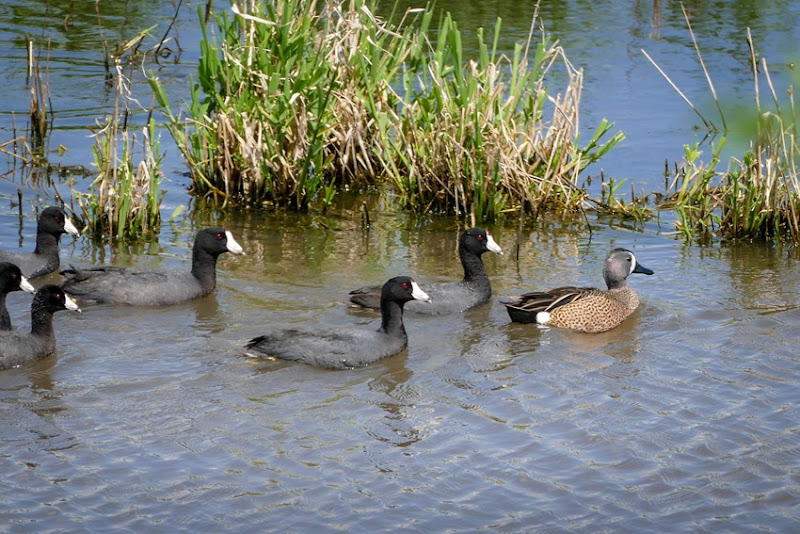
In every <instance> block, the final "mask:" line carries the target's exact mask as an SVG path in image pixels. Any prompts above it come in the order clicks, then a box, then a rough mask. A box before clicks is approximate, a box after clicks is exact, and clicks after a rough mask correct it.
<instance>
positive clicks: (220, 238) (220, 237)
mask: <svg viewBox="0 0 800 534" xmlns="http://www.w3.org/2000/svg"><path fill="white" fill-rule="evenodd" d="M223 237H225V234H217V241H222V238H223Z"/></svg>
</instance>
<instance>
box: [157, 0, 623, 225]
mask: <svg viewBox="0 0 800 534" xmlns="http://www.w3.org/2000/svg"><path fill="white" fill-rule="evenodd" d="M242 5H244V6H246V7H243V8H241V9H242V11H239V8H237V7H236V5H234V8H233V11H234V15H233V16H230V15H229V14H227V13H223V14H221V15H217V16H216V17H215V21H216V30H217V32H218V35H216V34H214V32H213V31H210V30H208V29H206V30H205V33H204V39H203V42H202V43H201V51H202V56H201V59H200V65H199V67H198V80H197V82H196V83H195V84H194V85H193V87H192V91H191V102H190V103H189V105H188V113H189V115H190V117H189V118H188V119H186V120H184V119H183V118H182V117H180V116H179V115H175V114H173V113H172V111H171V110H170V107H169V103H168V102H167V99H166V95H165V93H164V91H163V89H162V88H161V87H160V85H159V83H158V81H157V80H155V79H153V80H151V84H152V86H153V89H154V91H155V94H156V95H157V99H158V101H159V103H160V104H161V105H162V107H163V108H164V110H165V112H166V113H167V115H168V120H169V128H170V131H171V133H172V135H173V136H174V138H175V140H176V142H177V143H178V146H179V147H180V149H181V151H182V153H183V155H184V157H185V159H186V161H187V163H188V166H189V169H190V172H191V174H192V178H193V184H194V186H193V188H194V192H195V193H196V194H198V195H202V196H204V197H206V198H208V199H210V200H213V201H214V202H215V203H217V204H222V205H227V204H230V203H233V204H237V205H245V206H247V205H258V204H263V203H267V204H269V205H277V206H287V207H291V208H295V209H306V208H308V207H309V206H310V205H311V204H312V203H314V202H316V203H319V204H321V205H322V206H323V207H324V206H325V205H327V204H328V203H330V201H331V199H332V198H333V196H334V195H335V193H336V191H337V190H339V189H347V188H350V189H352V188H358V189H361V188H364V187H371V186H378V187H381V188H384V189H388V190H389V191H390V192H391V194H393V195H395V198H397V199H398V200H399V202H400V203H402V204H403V205H404V206H405V207H407V208H411V209H414V210H417V211H420V212H428V211H436V212H443V213H451V214H456V215H460V216H464V215H469V216H471V217H472V219H473V220H475V221H489V220H493V219H496V218H497V217H498V215H499V214H500V213H501V212H503V211H507V210H523V211H524V212H526V213H536V212H538V211H540V210H542V209H567V210H579V209H580V208H581V205H582V203H583V202H584V200H585V196H586V193H585V191H584V190H583V189H582V188H581V187H579V184H578V177H579V174H580V172H581V171H582V170H584V169H585V168H586V167H587V166H588V165H590V164H592V163H594V162H595V161H597V160H598V159H599V158H601V157H602V156H603V155H604V154H605V153H607V152H608V151H609V150H610V149H611V148H612V147H613V146H614V145H615V144H616V143H618V142H619V141H620V140H621V139H622V137H623V136H622V134H621V133H617V134H615V135H612V136H610V137H609V138H608V139H606V137H607V134H609V132H610V130H611V125H610V124H608V123H607V122H605V121H604V122H603V123H602V124H601V125H599V126H598V127H597V130H596V133H595V135H594V136H593V138H592V139H591V140H589V141H588V142H587V143H586V144H585V145H584V146H580V144H579V139H578V137H579V135H578V111H579V110H578V108H579V104H580V96H581V89H582V84H583V77H582V71H581V70H579V69H576V68H574V67H573V66H572V65H571V64H570V63H569V61H568V60H567V58H566V56H565V54H564V51H563V50H562V49H561V47H559V46H558V45H557V44H552V43H550V42H549V40H548V39H547V38H546V37H542V38H541V40H540V41H536V42H535V41H534V39H533V35H534V34H535V33H536V32H535V31H534V29H535V27H534V24H535V23H536V21H535V20H534V21H532V27H531V33H530V35H531V37H530V38H529V39H528V41H527V42H525V43H519V44H517V45H516V46H515V48H514V51H513V57H510V58H509V57H507V56H505V55H503V54H501V53H499V52H498V50H497V43H498V37H499V34H500V31H501V23H500V21H499V20H498V21H497V24H496V26H495V28H494V37H493V39H492V40H491V41H490V42H489V41H487V40H486V39H485V35H484V33H483V32H479V34H478V54H477V56H478V57H477V58H476V59H474V60H471V59H467V58H466V57H465V54H464V49H463V45H462V34H461V32H460V31H459V29H458V27H457V25H456V23H455V22H454V21H453V19H452V18H451V17H450V16H449V15H445V16H443V17H442V20H441V22H440V23H439V24H438V27H437V28H436V31H435V32H433V31H432V29H431V24H432V20H433V8H432V7H428V8H425V9H414V10H409V11H408V12H406V13H404V14H402V16H401V18H400V20H399V21H398V22H396V23H392V22H391V21H392V20H393V19H395V18H397V17H400V15H397V16H392V17H390V18H389V19H388V20H380V19H378V18H377V17H376V16H375V15H374V14H373V13H372V10H371V8H370V4H369V2H367V1H366V0H350V1H349V2H344V3H341V2H325V3H324V4H319V5H318V3H317V2H315V1H313V0H289V1H286V2H272V1H267V2H263V1H257V0H251V1H248V2H245V3H243V4H242ZM201 16H202V13H201ZM434 35H435V36H436V37H435V39H434V37H433V36H434ZM559 67H560V69H561V71H560V72H561V73H562V74H563V76H562V78H564V79H565V80H566V84H567V85H566V88H565V89H564V91H563V93H559V94H555V95H554V94H552V93H551V91H552V89H551V88H550V87H549V86H548V82H546V80H547V79H548V78H550V77H551V75H552V74H553V71H554V70H555V69H556V68H559Z"/></svg>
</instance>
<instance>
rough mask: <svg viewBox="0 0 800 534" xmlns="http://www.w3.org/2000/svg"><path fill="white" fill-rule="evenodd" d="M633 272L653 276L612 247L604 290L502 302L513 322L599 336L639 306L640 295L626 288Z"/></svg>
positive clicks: (630, 255)
mask: <svg viewBox="0 0 800 534" xmlns="http://www.w3.org/2000/svg"><path fill="white" fill-rule="evenodd" d="M633 273H641V274H648V275H650V274H653V271H651V270H650V269H648V268H646V267H643V266H641V265H639V263H638V262H637V261H636V256H634V254H633V252H631V251H630V250H627V249H624V248H615V249H614V250H612V251H611V252H609V253H608V256H606V261H605V264H604V266H603V278H604V279H605V281H606V286H608V289H607V290H602V289H597V288H594V287H574V286H567V287H559V288H555V289H551V290H549V291H534V292H531V293H525V294H523V295H520V296H519V297H518V298H517V299H516V300H514V301H513V302H504V303H503V304H504V305H505V307H506V310H507V311H508V315H509V317H511V320H512V321H514V322H515V323H538V324H541V325H547V326H555V327H559V328H568V329H570V330H576V331H578V332H588V333H598V332H605V331H607V330H611V329H612V328H615V327H617V326H619V325H620V324H622V322H623V321H624V320H625V319H627V318H628V316H629V315H630V314H631V313H633V312H634V311H635V310H636V308H638V307H639V296H638V295H637V294H636V291H634V290H633V289H631V288H630V287H628V280H627V279H628V276H629V275H631V274H633Z"/></svg>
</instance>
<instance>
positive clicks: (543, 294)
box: [503, 286, 597, 313]
mask: <svg viewBox="0 0 800 534" xmlns="http://www.w3.org/2000/svg"><path fill="white" fill-rule="evenodd" d="M595 291H597V289H596V288H594V287H578V286H564V287H557V288H555V289H550V290H548V291H531V292H530V293H523V294H522V295H519V296H518V297H516V299H515V300H513V301H512V302H504V303H503V304H505V306H506V307H509V308H515V309H518V310H522V311H526V312H531V313H538V312H550V311H553V310H554V309H556V308H558V307H560V306H564V305H566V304H570V303H572V302H575V301H576V300H579V299H581V298H583V297H585V296H586V295H590V294H592V293H593V292H595Z"/></svg>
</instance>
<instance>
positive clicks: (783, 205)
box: [657, 19, 800, 243]
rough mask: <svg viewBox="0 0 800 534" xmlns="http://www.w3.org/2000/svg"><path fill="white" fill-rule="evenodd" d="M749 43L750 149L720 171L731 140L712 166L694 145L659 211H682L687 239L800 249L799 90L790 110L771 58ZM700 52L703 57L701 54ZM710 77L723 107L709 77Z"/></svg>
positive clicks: (715, 147)
mask: <svg viewBox="0 0 800 534" xmlns="http://www.w3.org/2000/svg"><path fill="white" fill-rule="evenodd" d="M687 24H688V19H687ZM690 32H691V26H690ZM693 40H694V37H693ZM695 43H696V41H695ZM747 43H748V46H749V49H750V61H751V65H752V71H753V80H754V91H755V115H754V120H753V121H752V122H753V123H752V124H751V125H749V127H747V126H746V127H745V129H747V130H749V131H751V132H754V139H753V141H752V142H751V146H750V149H749V150H748V151H746V152H745V153H744V155H743V156H742V157H741V158H732V159H731V160H730V162H729V163H728V168H727V170H725V171H724V172H719V171H717V167H718V166H719V164H720V152H721V150H722V147H723V146H724V144H725V137H721V138H720V139H719V141H718V142H717V143H716V144H713V143H712V144H711V149H712V150H711V160H710V161H709V162H708V163H703V162H702V161H701V160H700V156H701V154H702V152H701V151H700V150H699V147H698V145H697V144H694V145H691V146H688V145H687V146H686V147H685V155H684V161H683V163H682V164H681V165H680V166H676V171H675V175H674V179H673V180H672V182H671V184H670V185H669V187H668V190H667V194H666V196H665V201H664V202H663V203H661V204H660V205H659V206H657V208H658V209H672V210H675V212H676V214H677V218H676V223H675V224H676V228H677V229H678V231H679V232H680V233H681V234H683V235H684V237H685V238H687V239H708V238H710V237H712V236H720V237H722V238H724V239H759V240H771V239H780V238H787V239H790V240H792V241H793V242H795V243H798V242H800V227H798V213H800V196H799V195H800V183H798V163H800V158H799V156H800V150H799V149H798V145H797V115H796V112H795V105H794V99H793V91H792V90H791V88H790V89H789V91H788V95H789V105H788V109H786V108H784V107H783V106H781V104H780V99H779V98H778V96H777V93H776V91H775V88H774V85H773V83H772V79H771V76H770V71H769V67H768V64H767V61H766V59H765V58H762V59H761V60H760V61H759V60H758V59H757V54H756V52H755V47H754V45H753V41H752V36H751V34H750V31H749V29H748V32H747ZM697 51H698V56H700V51H699V48H697ZM704 70H705V69H704ZM662 73H663V71H662ZM760 76H763V79H764V82H765V83H766V84H767V87H768V89H769V96H770V99H771V101H772V105H771V106H770V107H767V106H764V105H763V104H762V101H761V89H760V85H761V83H762V82H761V79H760ZM707 78H708V79H709V86H710V87H711V88H712V89H711V91H712V95H713V98H714V100H715V102H717V96H716V92H715V91H714V90H713V84H711V82H710V77H709V76H708V74H707ZM673 86H674V85H673ZM717 109H718V110H719V112H720V115H721V117H722V123H723V125H724V128H725V131H727V128H728V126H727V122H728V121H726V120H725V118H724V114H723V112H722V107H721V106H720V105H719V103H718V102H717ZM745 120H747V119H745ZM707 124H710V123H707Z"/></svg>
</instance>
